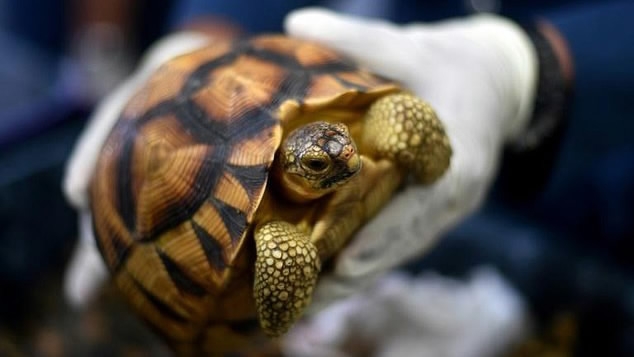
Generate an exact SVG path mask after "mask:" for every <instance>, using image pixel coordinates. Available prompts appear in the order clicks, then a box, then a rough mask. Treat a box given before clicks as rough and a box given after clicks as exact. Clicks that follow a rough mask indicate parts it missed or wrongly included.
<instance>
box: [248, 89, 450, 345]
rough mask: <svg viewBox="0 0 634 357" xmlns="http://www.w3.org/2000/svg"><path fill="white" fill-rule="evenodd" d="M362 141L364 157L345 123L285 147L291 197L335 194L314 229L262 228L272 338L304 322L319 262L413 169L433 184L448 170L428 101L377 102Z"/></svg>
mask: <svg viewBox="0 0 634 357" xmlns="http://www.w3.org/2000/svg"><path fill="white" fill-rule="evenodd" d="M361 141H362V149H361V154H360V153H359V152H358V151H357V147H356V145H355V143H354V141H353V139H352V137H351V136H350V133H349V131H348V129H347V127H346V126H345V125H343V124H340V123H326V122H312V123H309V124H306V125H305V126H303V127H300V128H298V129H296V130H295V131H294V132H292V133H290V134H289V135H288V137H287V139H286V141H285V142H284V143H283V145H282V147H281V148H280V154H279V159H278V160H277V162H276V165H277V166H276V167H275V168H274V170H275V172H276V175H275V177H276V178H277V180H278V182H277V184H278V188H279V189H280V190H281V191H282V192H283V193H284V195H285V196H286V198H288V199H289V200H291V201H293V202H296V203H307V202H310V201H312V200H315V199H319V198H321V197H324V195H326V194H331V196H329V197H327V199H326V200H325V202H326V203H325V204H324V205H323V206H322V208H321V210H320V212H319V213H318V214H317V217H315V221H314V222H312V226H311V225H309V231H306V229H305V228H306V227H305V226H302V227H300V226H296V225H294V224H292V223H289V222H285V221H280V220H275V219H274V220H271V221H269V222H261V223H260V225H259V226H258V227H256V230H255V235H254V236H255V242H256V255H257V257H256V263H255V282H254V289H253V290H254V295H255V301H256V307H257V312H258V317H259V320H260V325H261V326H262V328H263V330H264V331H265V332H266V333H267V334H268V335H269V336H279V335H282V334H284V333H285V332H286V331H287V330H288V329H289V328H290V327H291V326H292V325H293V324H294V323H295V322H296V321H297V320H298V319H299V318H300V317H301V315H302V314H303V312H304V310H305V308H306V307H307V306H308V304H309V303H310V301H311V298H312V292H313V290H314V287H315V284H316V283H317V278H318V274H319V271H320V268H321V261H322V260H325V259H328V258H330V257H332V256H333V255H334V254H335V253H336V252H337V251H339V250H340V249H341V247H342V246H343V245H344V244H345V243H346V242H347V240H348V239H349V238H350V237H351V236H352V235H353V234H354V232H355V231H356V230H357V229H358V228H359V227H360V226H361V225H362V224H363V223H364V222H366V221H367V220H368V219H370V218H371V217H372V216H373V215H374V214H376V212H377V211H378V210H379V209H380V207H382V206H383V205H384V204H385V203H387V201H388V200H389V199H390V197H391V196H392V194H393V192H394V191H395V190H396V189H397V188H398V186H399V185H400V184H401V182H402V181H403V178H404V177H405V175H406V174H407V173H408V172H409V171H411V172H412V173H413V174H414V176H415V177H416V178H417V180H418V181H419V182H420V183H422V184H429V183H431V182H434V181H435V180H437V179H438V178H439V177H440V176H441V175H442V174H443V173H444V172H445V171H446V170H447V168H448V167H449V161H450V157H451V147H450V144H449V139H448V137H447V135H446V134H445V131H444V128H443V126H442V124H441V122H440V121H439V120H438V118H437V117H436V114H435V112H434V111H433V110H432V109H431V107H430V106H429V105H428V104H427V103H426V102H424V101H422V100H420V99H418V98H417V97H415V96H413V95H411V94H408V93H399V94H392V95H388V96H385V97H383V98H381V99H379V100H377V101H376V102H375V103H373V104H372V106H371V107H370V109H369V110H368V112H367V113H366V115H365V118H364V122H363V132H362V138H361ZM362 167H363V169H362ZM360 170H362V171H363V172H362V174H360V175H357V174H358V173H359V171H360ZM324 198H326V197H324Z"/></svg>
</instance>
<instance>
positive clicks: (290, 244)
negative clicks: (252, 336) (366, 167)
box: [253, 221, 321, 337]
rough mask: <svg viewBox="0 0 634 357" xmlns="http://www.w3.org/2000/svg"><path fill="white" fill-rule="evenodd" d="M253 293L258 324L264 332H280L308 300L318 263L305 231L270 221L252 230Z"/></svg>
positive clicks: (299, 314)
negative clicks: (253, 246)
mask: <svg viewBox="0 0 634 357" xmlns="http://www.w3.org/2000/svg"><path fill="white" fill-rule="evenodd" d="M254 236H255V247H256V255H257V257H256V261H255V282H254V287H253V291H254V295H255V303H256V308H257V311H258V317H259V320H260V325H261V326H262V329H263V330H264V332H265V333H266V334H268V335H269V336H271V337H276V336H280V335H282V334H284V333H285V332H286V331H287V330H288V329H289V328H290V327H291V326H292V325H293V324H294V323H295V322H296V321H297V320H298V319H299V318H300V317H301V315H302V314H303V312H304V309H305V308H306V306H308V304H309V303H310V300H311V298H312V295H313V289H314V287H315V284H316V283H317V276H318V275H319V271H320V269H321V262H320V260H319V255H318V254H317V248H316V247H315V245H314V244H313V243H311V242H310V238H309V236H308V234H306V233H304V232H302V231H301V230H299V229H298V228H297V227H296V226H294V225H292V224H290V223H287V222H283V221H273V222H268V223H265V224H264V225H262V226H260V227H258V228H257V229H256V231H255V234H254Z"/></svg>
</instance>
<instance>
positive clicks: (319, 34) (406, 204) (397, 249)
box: [285, 8, 537, 311]
mask: <svg viewBox="0 0 634 357" xmlns="http://www.w3.org/2000/svg"><path fill="white" fill-rule="evenodd" d="M285 27H286V31H287V32H288V33H289V34H291V35H293V36H297V37H301V38H305V39H309V40H314V41H318V42H321V43H323V44H325V45H327V46H330V47H332V48H334V49H336V50H338V51H340V52H342V53H344V54H346V55H348V56H350V57H352V58H353V59H354V60H356V61H358V62H359V63H361V64H362V65H364V66H366V67H368V68H369V69H370V70H372V71H374V72H375V73H378V74H381V75H384V76H386V77H389V78H392V79H395V80H397V81H400V82H401V83H402V84H404V85H405V86H406V87H407V88H409V89H411V90H412V91H414V92H415V93H416V94H418V95H419V96H420V97H422V98H423V99H425V100H426V101H428V102H429V103H430V104H431V105H432V106H433V107H434V109H435V110H436V112H437V113H438V116H439V117H440V119H441V121H442V122H443V123H444V124H445V128H446V131H447V134H448V136H449V138H450V141H451V145H452V148H453V156H452V159H451V166H450V168H449V170H448V171H447V173H445V175H444V177H442V178H441V179H440V180H439V181H438V182H437V183H435V184H434V185H432V186H430V187H421V186H409V187H407V188H406V189H405V190H404V191H403V192H401V193H399V194H398V195H397V196H396V197H395V198H394V199H393V200H392V201H391V202H390V203H389V204H388V205H387V206H386V207H385V208H384V209H383V210H382V211H381V212H380V213H379V215H378V216H377V217H376V218H375V219H373V220H372V221H371V222H369V223H368V224H367V225H365V226H364V227H363V228H362V229H361V230H360V231H359V232H358V233H357V235H356V236H355V237H354V239H353V240H352V242H351V243H350V244H349V245H348V246H347V247H346V248H345V249H344V250H343V252H342V253H341V254H340V255H339V257H338V259H337V261H336V264H335V269H334V271H333V273H332V274H330V275H327V276H325V277H324V278H323V279H322V280H321V282H320V284H319V285H318V288H317V290H316V291H315V296H314V299H313V304H312V305H311V306H312V308H313V310H314V311H316V310H319V309H321V308H323V307H325V306H327V305H329V304H330V303H331V302H332V301H334V300H336V299H338V298H341V297H343V296H346V295H349V294H351V293H353V292H355V291H357V290H359V289H361V288H364V287H367V286H368V285H369V283H370V282H372V281H374V280H375V278H376V277H378V276H379V275H381V274H383V273H384V272H386V271H388V270H390V269H392V268H394V267H395V266H397V265H399V264H402V263H404V262H406V261H408V260H410V259H412V258H414V257H418V256H421V255H422V254H423V253H424V252H426V251H427V250H428V249H429V248H430V247H431V246H432V244H433V243H434V242H435V240H436V238H438V237H439V236H440V235H441V234H442V233H443V232H445V231H446V230H448V229H449V228H450V227H452V226H453V225H454V224H456V223H457V222H459V221H460V220H461V219H462V218H464V217H465V216H467V215H468V214H469V213H471V212H472V211H473V210H475V209H476V208H477V207H478V206H479V205H480V203H481V202H482V200H483V198H484V197H485V194H486V192H487V190H488V188H489V187H490V185H491V182H492V180H493V177H494V175H495V172H496V168H497V163H498V160H499V156H500V152H501V148H502V146H503V144H504V143H505V142H506V141H508V140H511V139H513V137H514V136H516V135H518V134H519V133H520V132H521V130H522V129H523V128H524V127H525V126H526V124H527V121H528V118H529V116H530V112H531V110H532V103H533V101H534V92H535V87H536V83H535V81H536V73H537V58H536V53H535V50H534V48H533V47H532V44H531V43H530V40H529V39H528V37H527V36H526V35H525V33H524V32H523V31H522V30H521V29H520V28H519V27H518V26H517V25H515V24H514V23H512V22H511V21H508V20H505V19H503V18H500V17H496V16H490V15H478V16H473V17H469V18H465V19H456V20H451V21H445V22H440V23H436V24H411V25H407V26H397V25H394V24H391V23H388V22H384V21H379V20H372V19H364V18H356V17H351V16H345V15H339V14H336V13H333V12H330V11H327V10H323V9H317V8H314V9H313V8H310V9H303V10H298V11H296V12H294V13H291V14H289V16H288V17H287V19H286V23H285Z"/></svg>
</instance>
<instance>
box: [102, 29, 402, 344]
mask: <svg viewBox="0 0 634 357" xmlns="http://www.w3.org/2000/svg"><path fill="white" fill-rule="evenodd" d="M397 90H398V87H397V86H396V85H394V84H392V83H391V82H389V81H387V80H384V79H382V78H380V77H377V76H374V75H371V74H369V73H368V72H365V71H362V70H359V68H358V67H357V66H356V65H355V64H353V63H352V62H350V61H348V60H346V59H344V58H342V57H341V56H340V55H338V54H337V53H335V52H332V51H330V50H328V49H325V48H323V47H321V46H318V45H315V44H312V43H307V42H304V41H298V40H294V39H289V38H287V37H283V36H262V37H256V38H253V39H250V40H245V41H239V42H235V43H224V42H223V43H217V44H214V45H213V46H210V47H207V48H203V49H201V50H197V51H195V52H192V53H190V54H187V55H184V56H181V57H177V58H175V59H173V60H171V61H170V62H168V63H167V64H165V65H163V66H162V67H161V68H159V69H158V70H157V72H156V73H155V74H154V75H153V76H152V77H151V78H150V80H149V81H148V82H147V84H146V85H145V86H144V87H143V88H142V89H141V90H140V91H139V92H138V93H137V94H136V95H135V96H134V97H133V98H132V99H131V101H130V102H129V104H128V105H127V106H126V108H125V109H124V110H123V112H122V113H121V116H120V119H119V121H118V123H117V124H116V126H115V127H114V128H113V130H112V132H111V134H110V136H109V138H108V140H107V142H106V144H105V146H104V148H103V150H102V153H101V156H100V159H99V162H98V164H97V169H96V171H95V176H94V180H93V182H92V186H91V205H92V212H93V222H94V231H95V234H96V237H97V241H98V245H99V248H100V250H101V252H102V254H103V256H104V258H105V261H106V263H107V265H108V267H109V268H110V270H111V272H112V273H113V274H114V278H115V282H116V284H117V285H118V287H119V288H120V289H121V290H122V291H123V293H124V295H126V296H127V298H128V299H129V300H130V301H131V302H132V305H133V306H134V307H135V308H136V309H137V310H139V311H140V312H141V314H142V315H143V316H144V317H145V319H147V320H149V321H150V322H151V323H152V325H154V326H155V327H158V329H159V330H161V331H163V333H165V334H169V335H170V338H171V339H175V340H180V341H186V340H190V341H191V340H200V339H204V338H206V337H205V334H206V333H208V332H205V329H207V328H208V326H209V325H213V324H215V323H216V322H217V323H220V322H223V321H226V320H231V321H233V325H231V324H229V325H230V326H233V327H232V328H234V329H235V330H241V327H240V326H241V324H242V325H249V324H250V323H251V321H252V314H253V308H252V307H248V308H246V307H243V305H244V304H249V303H252V296H251V295H250V293H251V286H250V285H249V284H250V283H252V276H251V275H252V269H253V268H252V264H253V262H252V261H249V259H250V258H249V257H250V256H249V255H248V254H246V255H245V254H242V255H241V254H239V253H241V250H244V249H252V243H248V244H243V243H244V242H245V239H250V237H248V233H249V226H250V224H251V223H252V220H253V219H254V216H255V215H256V211H257V209H258V206H259V204H260V201H261V199H262V196H263V194H264V190H265V188H266V182H267V176H268V170H269V168H270V167H271V164H272V162H273V160H274V158H275V152H276V150H277V148H278V147H279V145H280V143H281V140H282V137H283V135H284V132H286V131H287V126H286V125H287V123H290V122H292V121H293V119H294V118H296V117H301V115H302V114H303V113H306V112H310V111H318V110H320V109H321V108H330V107H332V106H333V105H335V106H336V105H339V106H347V105H354V104H355V101H356V102H358V104H357V105H361V104H363V105H365V104H364V103H368V102H370V101H371V100H373V98H376V97H378V96H380V95H382V94H384V93H388V92H393V91H397ZM239 257H243V258H239ZM241 259H242V260H241ZM239 277H243V278H240V279H243V280H245V282H244V283H242V282H232V281H234V280H236V279H238V278H239ZM232 309H233V310H236V311H232ZM238 310H240V311H238Z"/></svg>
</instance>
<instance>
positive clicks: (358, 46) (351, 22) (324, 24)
mask: <svg viewBox="0 0 634 357" xmlns="http://www.w3.org/2000/svg"><path fill="white" fill-rule="evenodd" d="M284 28H285V29H286V32H287V33H288V34H289V35H291V36H295V37H299V38H303V39H306V40H310V41H316V42H320V43H323V44H325V45H327V46H329V47H331V48H333V49H334V50H337V51H339V52H342V53H345V54H346V55H347V56H349V57H351V58H352V59H353V60H355V61H357V62H358V63H361V64H362V65H364V66H367V67H369V68H372V70H373V71H374V72H376V73H377V74H381V75H389V76H390V78H393V79H397V80H403V79H406V78H407V77H408V70H409V69H410V68H412V67H411V65H410V64H408V63H407V61H409V60H410V59H411V58H412V56H411V53H409V52H410V51H408V46H403V36H402V34H401V33H400V31H399V30H398V28H397V27H395V26H394V25H392V24H391V23H389V22H386V21H381V20H377V19H368V18H361V17H354V16H350V15H340V14H338V13H335V12H333V11H330V10H325V9H322V8H304V9H300V10H295V11H293V12H291V13H289V14H288V16H287V17H286V19H285V22H284ZM377 53H380V55H379V56H377ZM412 65H413V64H412ZM399 71H402V73H399Z"/></svg>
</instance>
